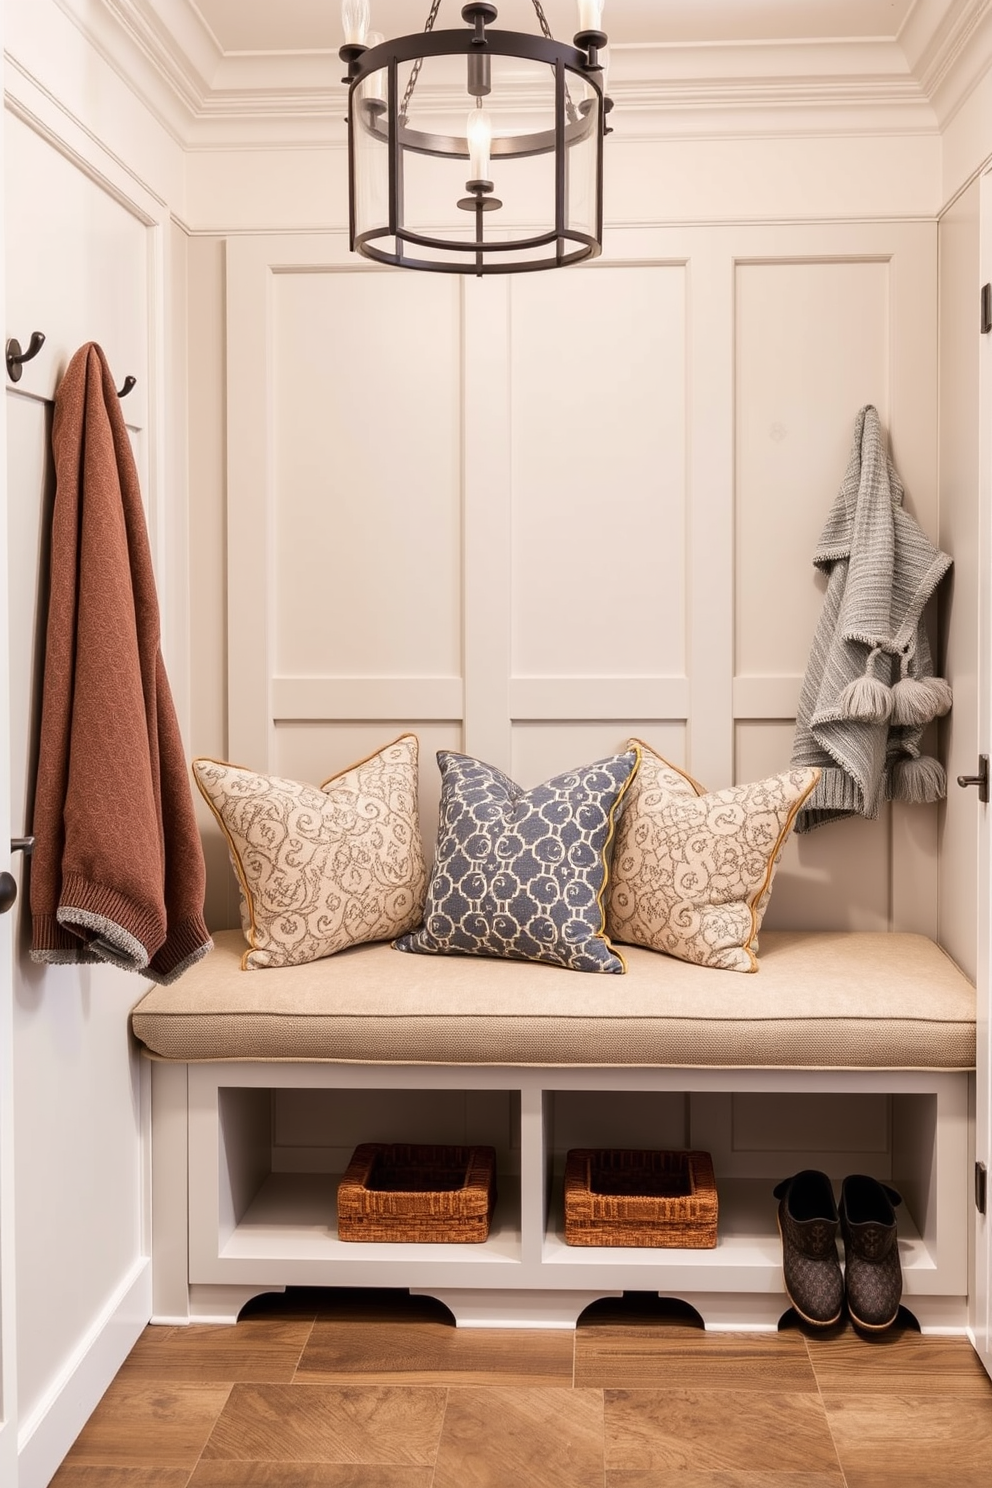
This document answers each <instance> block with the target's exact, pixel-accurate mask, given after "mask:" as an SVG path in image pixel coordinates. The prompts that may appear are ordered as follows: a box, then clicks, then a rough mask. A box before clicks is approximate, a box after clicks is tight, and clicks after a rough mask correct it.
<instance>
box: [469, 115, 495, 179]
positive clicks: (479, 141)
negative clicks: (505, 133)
mask: <svg viewBox="0 0 992 1488" xmlns="http://www.w3.org/2000/svg"><path fill="white" fill-rule="evenodd" d="M465 134H466V137H467V139H468V156H469V176H470V178H471V180H473V181H488V179H489V147H490V146H491V144H492V141H493V130H492V125H491V124H490V122H489V115H488V114H487V113H486V111H485V109H483V108H474V109H473V110H472V112H471V113H470V114H469V116H468V123H467V125H466V127H465Z"/></svg>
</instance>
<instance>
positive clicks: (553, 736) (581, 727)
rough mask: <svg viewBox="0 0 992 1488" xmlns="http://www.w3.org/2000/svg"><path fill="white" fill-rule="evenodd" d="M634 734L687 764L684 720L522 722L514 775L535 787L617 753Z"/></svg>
mask: <svg viewBox="0 0 992 1488" xmlns="http://www.w3.org/2000/svg"><path fill="white" fill-rule="evenodd" d="M630 738H637V739H643V740H644V741H645V743H646V744H650V746H651V748H652V749H656V750H657V751H658V753H659V754H662V755H664V757H665V758H666V759H670V760H671V761H672V763H673V764H676V765H679V766H681V765H682V764H683V761H684V759H685V725H684V723H681V722H675V723H645V722H643V721H641V722H638V721H636V720H632V721H630V722H629V723H628V722H626V721H624V722H622V723H614V722H606V723H574V722H565V721H562V722H555V723H527V724H521V723H518V724H516V725H515V726H514V729H513V767H512V770H511V774H512V776H513V779H514V780H516V781H517V782H518V784H520V785H522V786H523V787H524V789H525V790H530V789H531V788H532V787H533V786H535V785H540V784H541V782H542V781H543V780H547V779H549V777H550V776H552V775H560V774H561V773H562V772H563V771H564V770H571V769H572V768H573V767H574V766H576V765H585V764H591V763H592V761H593V760H597V759H603V758H604V757H605V756H606V755H608V754H616V753H617V752H618V751H619V750H622V749H623V748H624V747H625V745H626V743H627V740H628V739H630Z"/></svg>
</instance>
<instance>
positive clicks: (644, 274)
mask: <svg viewBox="0 0 992 1488" xmlns="http://www.w3.org/2000/svg"><path fill="white" fill-rule="evenodd" d="M518 277H519V280H520V282H519V283H515V284H514V285H513V288H512V297H511V326H510V340H511V360H510V366H511V426H512V427H511V433H512V446H511V450H512V482H513V503H512V553H513V558H512V564H513V586H512V596H513V598H512V610H513V620H512V670H513V674H514V675H515V676H520V677H526V676H539V677H540V676H567V677H574V676H615V675H627V676H652V675H680V674H682V673H683V672H684V670H685V662H684V654H685V619H684V610H685V551H684V527H685V522H684V506H685V477H686V432H685V430H686V347H685V317H686V306H685V270H684V268H683V267H682V266H681V265H659V266H652V267H631V268H609V269H602V270H600V269H591V270H589V271H579V270H576V271H575V272H570V273H567V274H535V275H520V276H518ZM497 579H498V576H495V575H494V580H497Z"/></svg>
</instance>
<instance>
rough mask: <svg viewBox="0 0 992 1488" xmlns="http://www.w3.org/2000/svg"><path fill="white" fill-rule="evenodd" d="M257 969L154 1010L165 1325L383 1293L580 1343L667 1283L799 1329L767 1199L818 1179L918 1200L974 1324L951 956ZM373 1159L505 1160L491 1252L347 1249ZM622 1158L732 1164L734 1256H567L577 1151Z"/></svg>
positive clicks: (725, 1243) (714, 1319)
mask: <svg viewBox="0 0 992 1488" xmlns="http://www.w3.org/2000/svg"><path fill="white" fill-rule="evenodd" d="M243 950H244V941H243V938H242V936H241V934H240V932H235V931H229V932H223V933H221V934H219V935H218V936H216V948H215V950H214V951H213V952H212V953H211V954H210V955H209V956H208V957H207V958H206V959H205V960H204V961H203V962H201V963H199V964H198V965H197V966H195V967H194V968H192V969H191V970H190V971H189V972H187V973H186V974H185V975H184V976H183V977H182V978H181V979H180V980H179V981H178V982H177V983H175V984H174V985H173V986H171V987H156V988H153V989H152V990H151V991H150V992H149V993H148V994H147V995H146V996H145V997H144V998H143V999H142V1001H141V1002H140V1003H139V1004H138V1006H137V1007H136V1008H135V1010H134V1013H133V1016H132V1025H133V1029H134V1032H135V1035H136V1036H137V1037H138V1039H139V1040H140V1041H141V1043H142V1044H143V1046H144V1049H145V1051H146V1052H147V1053H148V1054H149V1055H150V1056H151V1057H152V1059H153V1060H154V1061H155V1063H154V1068H153V1142H154V1144H155V1146H154V1161H153V1172H154V1174H155V1177H154V1185H155V1193H154V1232H155V1233H154V1259H155V1268H154V1269H155V1275H156V1316H157V1317H158V1318H159V1319H160V1320H162V1321H165V1320H168V1321H175V1320H177V1319H181V1318H186V1317H192V1318H197V1319H204V1318H216V1319H218V1320H230V1319H233V1318H234V1317H236V1315H237V1312H238V1309H239V1308H240V1306H241V1305H243V1302H244V1301H245V1300H246V1298H247V1297H249V1296H251V1295H254V1294H255V1293H257V1292H259V1291H264V1290H272V1289H277V1288H281V1287H285V1286H287V1285H326V1286H336V1285H351V1286H369V1285H382V1286H400V1287H409V1288H411V1290H414V1291H421V1292H428V1293H430V1294H432V1295H434V1296H438V1297H440V1298H441V1299H442V1300H443V1301H444V1302H445V1303H446V1304H447V1305H448V1306H449V1307H450V1308H451V1310H452V1312H453V1313H454V1314H455V1317H456V1319H457V1320H458V1321H459V1322H460V1323H462V1324H472V1323H476V1324H487V1325H498V1324H505V1325H527V1324H531V1325H544V1326H572V1325H574V1322H575V1319H576V1318H577V1316H578V1314H579V1313H580V1312H581V1311H582V1309H583V1308H584V1307H585V1306H586V1305H587V1304H588V1303H589V1302H590V1301H592V1300H594V1299H595V1298H597V1297H601V1296H604V1295H611V1294H616V1293H618V1292H621V1291H623V1290H639V1291H646V1290H650V1291H658V1292H661V1293H663V1294H664V1295H669V1296H677V1297H681V1298H684V1299H685V1300H687V1301H689V1302H690V1303H692V1305H693V1306H695V1307H696V1308H697V1309H698V1310H699V1312H700V1313H701V1314H702V1316H703V1319H704V1321H705V1322H706V1324H707V1326H710V1327H736V1328H747V1327H774V1326H775V1325H776V1324H777V1322H778V1319H779V1317H780V1316H781V1314H782V1313H783V1311H784V1310H785V1308H786V1306H787V1303H786V1299H785V1296H784V1291H783V1286H782V1278H781V1252H780V1246H779V1240H778V1236H777V1232H776V1225H775V1210H776V1205H775V1202H774V1200H773V1198H772V1195H771V1189H772V1187H773V1185H774V1183H775V1182H776V1181H777V1180H778V1179H779V1178H781V1177H784V1176H786V1175H787V1174H788V1173H789V1172H792V1171H795V1170H796V1169H798V1168H801V1167H806V1166H815V1167H821V1168H824V1169H825V1170H826V1171H828V1172H830V1173H831V1175H832V1176H833V1177H835V1178H837V1179H839V1178H840V1177H842V1176H843V1175H844V1174H845V1173H846V1172H851V1171H861V1172H866V1171H867V1172H873V1173H874V1174H875V1175H876V1176H878V1177H880V1178H884V1179H886V1180H887V1181H889V1182H892V1183H894V1184H895V1185H896V1187H898V1188H900V1190H901V1191H902V1193H903V1195H904V1205H903V1207H902V1208H901V1209H900V1211H899V1234H900V1245H901V1251H902V1262H903V1272H904V1278H905V1292H906V1302H907V1305H908V1306H909V1307H910V1308H911V1309H912V1311H913V1312H914V1313H915V1314H916V1315H917V1317H918V1318H919V1320H920V1322H921V1324H922V1325H923V1326H924V1327H925V1328H937V1329H940V1328H946V1329H959V1328H960V1329H963V1328H964V1326H965V1322H966V1310H967V1290H968V1283H967V1253H968V1239H967V1226H968V1199H967V1195H968V1161H969V1152H968V1141H969V1138H968V1131H969V1128H968V1111H969V1091H970V1080H971V1075H970V1072H971V1071H972V1070H973V1068H974V1062H975V992H974V988H973V987H972V985H971V984H970V982H969V981H968V980H967V978H966V977H965V976H964V975H963V974H962V973H961V972H960V971H959V970H958V968H957V967H956V966H955V965H954V963H953V962H952V961H951V960H950V959H949V958H948V957H947V956H946V955H945V954H944V953H943V952H942V951H941V950H940V948H939V947H938V946H936V945H935V944H934V943H933V942H932V941H931V940H929V939H927V938H926V937H925V936H919V935H910V934H885V933H860V932H829V931H812V932H802V933H801V932H788V931H779V932H772V931H769V932H765V933H763V934H762V937H761V946H760V969H759V971H758V972H757V974H754V975H743V974H740V973H737V972H724V971H714V970H711V969H704V968H700V967H695V966H690V965H687V964H686V963H684V962H681V961H677V960H673V959H671V958H669V957H666V956H662V955H659V954H657V953H654V952H650V951H645V950H640V949H637V948H631V947H625V948H624V951H623V954H624V958H625V960H626V962H627V967H628V970H627V974H626V975H625V976H608V975H594V974H581V973H576V972H566V971H562V970H559V969H557V968H553V967H549V966H545V965H534V964H531V963H526V962H517V961H500V960H495V959H482V958H473V957H445V956H436V957H435V956H421V955H411V954H402V953H400V952H398V951H396V950H394V949H393V948H392V947H391V946H389V945H384V944H383V945H369V946H360V947H357V948H354V949H352V950H347V951H343V952H341V953H339V954H338V955H336V956H332V957H329V958H327V959H324V960H321V961H317V962H314V963H311V964H310V965H307V966H298V967H291V968H285V969H279V970H276V969H268V970H265V971H249V972H245V971H242V970H241V965H240V962H241V954H242V952H243ZM359 1140H400V1141H408V1140H409V1141H429V1142H436V1141H451V1142H457V1143H465V1142H472V1143H475V1142H487V1143H491V1144H492V1145H494V1146H495V1147H496V1148H497V1153H498V1160H499V1196H500V1197H499V1203H498V1206H497V1210H496V1215H495V1218H494V1221H493V1225H492V1229H491V1231H490V1235H489V1238H488V1240H487V1241H486V1242H485V1243H484V1244H482V1245H467V1244H466V1245H457V1244H456V1245H405V1244H362V1243H359V1244H355V1243H349V1242H342V1241H340V1240H338V1238H337V1221H336V1208H335V1204H336V1185H337V1177H336V1175H339V1174H340V1172H341V1171H343V1168H344V1166H345V1165H346V1163H347V1160H348V1157H349V1156H350V1151H351V1148H352V1146H353V1145H355V1144H356V1142H357V1141H359ZM621 1145H627V1146H636V1147H652V1146H685V1147H697V1148H698V1147H702V1148H705V1149H706V1150H708V1151H710V1152H711V1153H712V1155H713V1159H714V1166H715V1171H716V1177H717V1188H718V1192H719V1196H720V1227H719V1241H718V1244H717V1247H716V1249H715V1250H707V1251H688V1250H675V1249H672V1250H654V1249H636V1248H630V1249H628V1248H622V1249H602V1250H597V1249H595V1248H586V1247H582V1248H578V1249H577V1248H574V1247H569V1246H566V1245H565V1244H564V1239H563V1230H564V1226H563V1221H562V1213H561V1170H562V1166H563V1161H564V1154H565V1152H566V1150H567V1149H568V1148H569V1147H571V1146H605V1147H609V1146H621ZM187 1236H188V1248H187Z"/></svg>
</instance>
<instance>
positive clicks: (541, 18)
mask: <svg viewBox="0 0 992 1488" xmlns="http://www.w3.org/2000/svg"><path fill="white" fill-rule="evenodd" d="M534 9H535V11H536V12H537V21H538V25H539V26H540V28H541V30H542V31H543V32H544V34H545V36H546V37H547V38H548V40H549V41H554V37H553V36H552V35H551V27H550V26H549V25H548V18H547V16H546V15H545V14H544V6H543V5H542V4H541V0H534Z"/></svg>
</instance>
